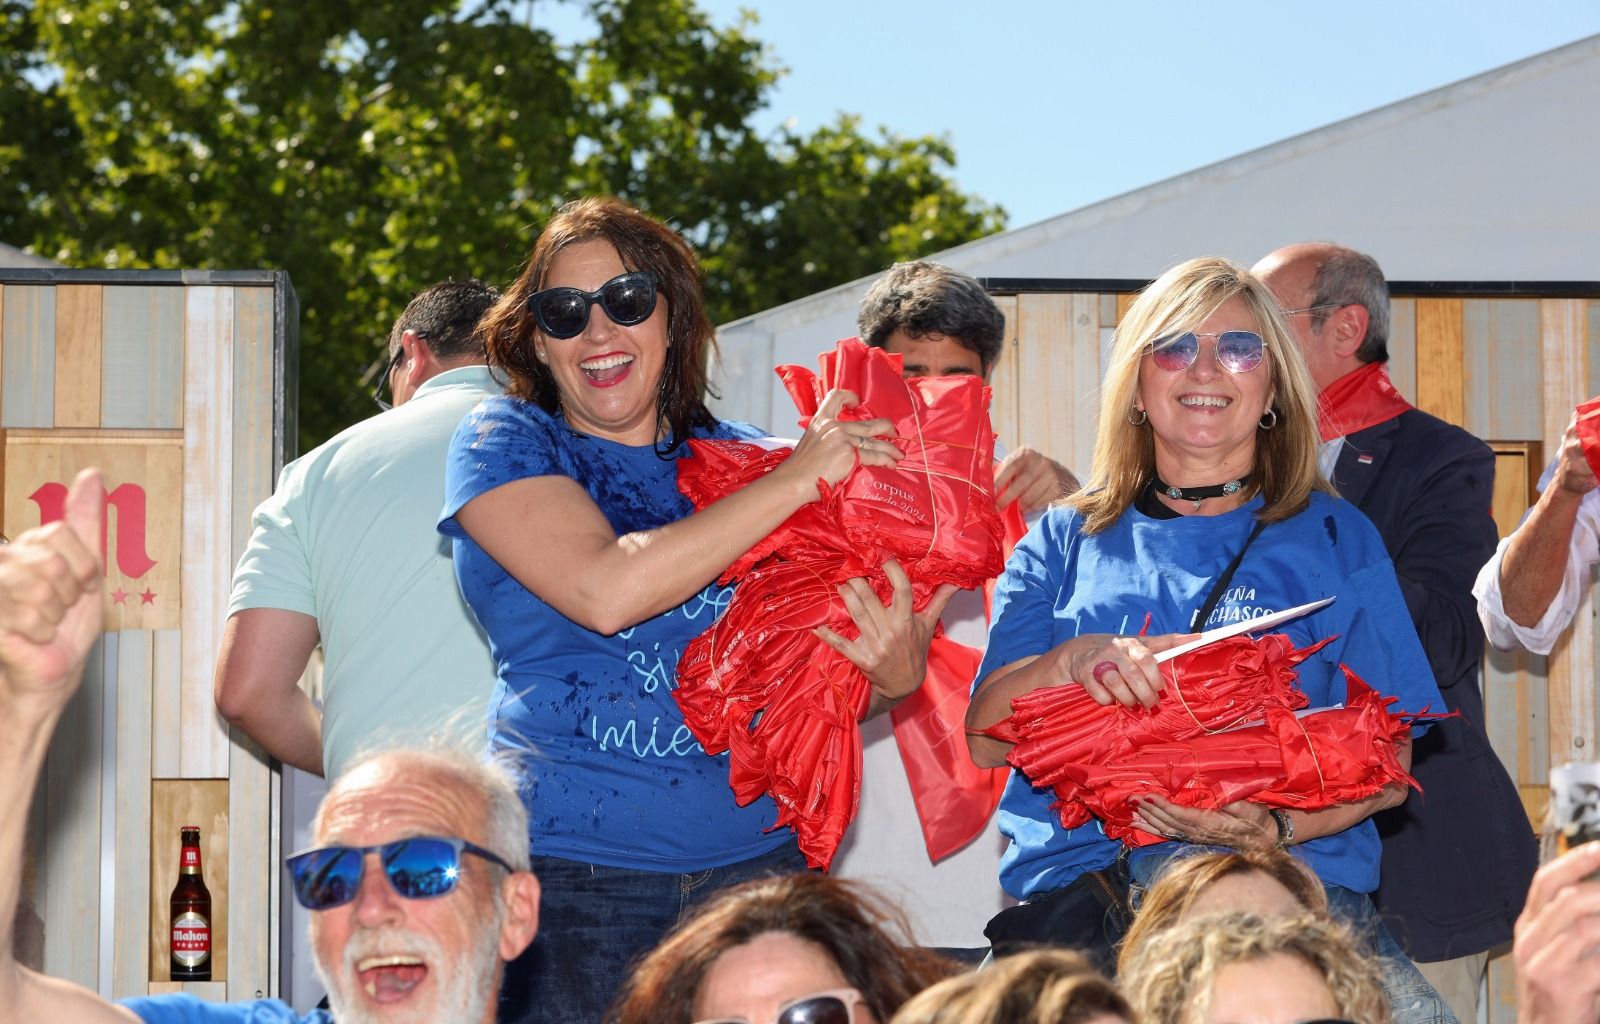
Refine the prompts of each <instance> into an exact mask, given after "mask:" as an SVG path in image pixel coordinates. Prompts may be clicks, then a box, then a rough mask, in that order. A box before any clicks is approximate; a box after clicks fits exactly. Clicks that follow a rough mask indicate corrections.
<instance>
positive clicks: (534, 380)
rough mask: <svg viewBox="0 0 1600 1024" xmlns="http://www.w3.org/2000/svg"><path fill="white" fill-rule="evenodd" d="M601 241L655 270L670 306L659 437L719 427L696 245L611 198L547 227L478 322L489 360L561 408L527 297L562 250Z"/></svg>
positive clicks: (552, 408) (594, 199)
mask: <svg viewBox="0 0 1600 1024" xmlns="http://www.w3.org/2000/svg"><path fill="white" fill-rule="evenodd" d="M597 240H598V241H604V242H609V243H610V244H611V246H612V247H613V248H615V249H616V250H617V255H618V257H620V258H621V260H622V265H623V267H625V268H626V269H628V270H630V271H632V270H650V271H654V272H655V274H656V277H657V279H658V285H657V287H658V288H659V289H660V293H659V295H660V300H661V301H665V302H666V304H667V352H666V362H665V364H664V365H663V366H662V369H661V380H660V382H659V383H658V384H657V386H656V434H657V437H658V439H664V438H665V437H666V436H668V435H670V436H671V437H672V438H673V439H674V440H677V441H682V440H683V439H684V438H685V437H687V436H688V434H689V430H690V428H692V427H709V426H711V425H713V424H714V423H715V422H716V420H715V418H714V417H713V416H712V415H711V411H710V410H709V409H707V408H706V392H707V380H706V360H707V357H708V355H709V354H710V353H711V352H712V351H714V350H715V348H716V339H715V337H714V334H713V331H712V328H711V321H710V320H708V319H707V318H706V311H705V300H704V299H703V298H702V296H701V293H700V267H699V264H698V263H697V262H696V261H695V256H694V250H692V249H690V248H689V243H688V242H685V241H684V240H683V238H682V237H680V236H679V235H678V233H677V232H675V231H673V230H672V229H671V228H669V227H667V226H666V225H665V224H662V223H661V222H660V221H658V220H656V219H655V218H653V217H649V216H647V215H645V214H643V213H640V212H639V211H638V210H636V209H634V208H633V207H631V206H629V205H628V204H627V203H624V202H623V201H622V200H620V199H615V198H612V197H611V196H591V197H589V198H587V199H579V200H576V201H575V202H571V203H568V204H567V205H565V206H563V207H562V208H561V209H560V210H558V211H556V214H555V216H553V217H551V218H550V221H549V223H547V224H546V225H545V226H544V230H543V231H541V232H540V233H539V238H538V240H537V241H535V242H534V243H533V252H532V254H531V255H529V257H528V265H527V267H525V268H524V269H523V271H522V274H521V276H519V277H518V278H517V280H516V283H515V284H513V285H512V286H511V287H510V288H509V289H508V290H507V291H506V294H505V296H504V298H502V299H501V300H500V301H499V302H498V303H496V304H495V306H494V308H493V309H491V310H489V312H488V314H487V315H485V316H484V318H483V321H482V323H481V324H479V326H478V333H479V335H480V336H481V337H482V339H483V345H484V350H485V351H486V352H487V353H488V356H489V365H490V366H493V367H496V368H498V369H500V370H503V371H504V372H505V374H506V376H507V377H508V378H509V380H508V383H507V385H506V390H507V391H508V392H509V393H510V394H512V395H514V396H516V397H517V398H520V399H523V400H524V401H527V402H532V403H533V404H534V405H537V406H538V407H539V408H541V409H543V410H544V411H546V412H550V413H554V412H557V411H559V410H560V408H561V394H560V392H559V391H558V390H557V388H556V379H555V377H554V375H552V374H551V373H550V371H549V369H548V368H546V367H545V365H544V364H543V363H541V362H539V360H538V358H536V357H535V355H534V346H533V335H534V333H535V332H536V331H538V329H539V328H538V324H537V323H536V322H535V321H534V317H533V311H532V310H531V309H529V308H528V300H529V299H530V298H532V297H533V294H534V293H535V292H537V291H539V290H541V289H543V288H544V287H545V283H546V280H547V278H548V276H549V273H550V264H551V263H553V262H554V261H555V258H556V255H557V254H558V253H560V252H561V250H563V249H565V248H566V247H567V246H569V245H576V244H578V243H581V242H591V241H597ZM591 314H592V315H602V316H603V315H604V314H603V313H600V314H594V313H593V311H591ZM553 343H554V344H557V345H560V344H564V342H562V341H560V340H554V341H553Z"/></svg>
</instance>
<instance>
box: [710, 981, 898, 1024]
mask: <svg viewBox="0 0 1600 1024" xmlns="http://www.w3.org/2000/svg"><path fill="white" fill-rule="evenodd" d="M865 1003H866V999H865V998H863V997H862V995H861V993H860V992H858V991H857V990H855V989H853V988H836V989H830V990H828V991H827V992H818V993H817V994H816V995H810V996H806V997H804V998H803V999H795V1000H793V1001H791V1002H787V1003H784V1004H783V1005H782V1006H780V1007H778V1015H777V1016H776V1017H774V1018H773V1019H772V1020H771V1022H770V1024H855V1020H856V1006H857V1005H858V1004H860V1005H864V1004H865ZM695 1024H768V1022H765V1021H752V1020H750V1019H749V1018H748V1017H710V1018H708V1019H706V1020H701V1021H696V1022H695Z"/></svg>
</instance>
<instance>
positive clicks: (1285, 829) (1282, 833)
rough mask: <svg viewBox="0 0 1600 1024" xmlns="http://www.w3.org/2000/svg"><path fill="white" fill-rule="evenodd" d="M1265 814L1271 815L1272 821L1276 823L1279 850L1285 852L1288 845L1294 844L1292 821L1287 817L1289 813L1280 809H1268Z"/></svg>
mask: <svg viewBox="0 0 1600 1024" xmlns="http://www.w3.org/2000/svg"><path fill="white" fill-rule="evenodd" d="M1267 813H1268V814H1270V815H1272V820H1273V821H1275V822H1277V823H1278V842H1277V844H1276V845H1277V847H1278V849H1280V850H1287V849H1288V848H1289V844H1291V843H1293V842H1294V819H1293V818H1291V817H1289V812H1288V811H1286V810H1284V809H1283V808H1282V807H1269V808H1267Z"/></svg>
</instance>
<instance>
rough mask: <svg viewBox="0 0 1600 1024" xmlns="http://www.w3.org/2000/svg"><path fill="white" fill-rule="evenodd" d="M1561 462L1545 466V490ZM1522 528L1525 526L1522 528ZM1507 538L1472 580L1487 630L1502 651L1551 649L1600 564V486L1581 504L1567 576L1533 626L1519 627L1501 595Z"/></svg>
mask: <svg viewBox="0 0 1600 1024" xmlns="http://www.w3.org/2000/svg"><path fill="white" fill-rule="evenodd" d="M1555 468H1556V464H1555V462H1553V461H1552V462H1551V463H1550V465H1548V466H1546V467H1545V470H1544V475H1543V476H1541V477H1540V478H1539V490H1540V491H1541V492H1542V491H1543V490H1544V489H1545V488H1546V487H1548V486H1550V480H1551V478H1552V477H1553V476H1554V475H1555ZM1518 529H1519V530H1520V529H1522V527H1520V526H1519V527H1518ZM1510 543H1511V538H1510V537H1507V538H1505V539H1504V540H1502V541H1501V542H1500V546H1499V547H1498V548H1497V549H1495V553H1494V557H1493V558H1491V559H1489V564H1487V565H1485V566H1484V567H1483V568H1482V569H1481V570H1479V571H1478V580H1477V582H1476V583H1474V584H1473V585H1472V596H1473V597H1476V598H1477V599H1478V618H1480V619H1482V620H1483V630H1484V632H1485V633H1486V634H1487V635H1488V637H1489V642H1490V643H1492V644H1494V645H1495V646H1496V647H1498V648H1500V649H1501V650H1502V651H1509V650H1512V649H1514V648H1517V647H1522V648H1524V649H1526V650H1528V651H1531V652H1533V653H1534V654H1549V653H1550V649H1551V648H1552V647H1554V646H1555V643H1556V640H1557V639H1558V638H1559V637H1560V636H1561V634H1562V633H1563V632H1565V630H1566V628H1567V627H1568V626H1569V625H1571V623H1572V616H1573V614H1574V613H1575V612H1577V610H1578V599H1579V598H1580V597H1581V596H1582V594H1583V591H1582V587H1583V585H1584V584H1586V583H1587V582H1588V580H1589V570H1590V569H1592V568H1593V567H1594V565H1595V564H1596V563H1600V490H1593V491H1590V492H1589V493H1588V494H1585V495H1584V496H1583V500H1582V501H1581V502H1580V503H1579V504H1578V519H1577V522H1575V523H1573V525H1572V543H1571V545H1569V546H1568V548H1567V567H1566V571H1565V572H1564V573H1563V574H1562V576H1561V589H1560V590H1559V591H1557V592H1556V596H1555V598H1554V600H1552V601H1551V602H1550V607H1549V608H1547V609H1545V613H1544V617H1543V618H1541V619H1540V620H1539V621H1538V622H1537V623H1536V624H1534V625H1533V626H1519V625H1518V624H1517V623H1515V622H1513V621H1511V618H1510V616H1508V615H1507V614H1506V609H1505V605H1504V604H1503V603H1502V601H1501V598H1500V561H1501V559H1503V558H1505V554H1506V545H1508V544H1510Z"/></svg>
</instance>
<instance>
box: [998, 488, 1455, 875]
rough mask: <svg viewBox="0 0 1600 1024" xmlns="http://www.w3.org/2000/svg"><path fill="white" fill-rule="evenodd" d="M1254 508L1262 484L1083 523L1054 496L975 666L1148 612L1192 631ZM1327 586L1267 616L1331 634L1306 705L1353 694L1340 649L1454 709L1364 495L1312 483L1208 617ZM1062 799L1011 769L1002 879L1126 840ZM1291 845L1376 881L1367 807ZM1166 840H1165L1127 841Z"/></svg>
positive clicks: (1158, 621)
mask: <svg viewBox="0 0 1600 1024" xmlns="http://www.w3.org/2000/svg"><path fill="white" fill-rule="evenodd" d="M1260 508H1261V499H1259V498H1257V499H1255V500H1254V501H1251V502H1249V503H1248V504H1246V505H1245V506H1244V507H1243V508H1240V509H1236V510H1234V511H1232V512H1228V513H1225V514H1223V515H1220V516H1180V517H1179V518H1176V519H1153V518H1151V517H1149V516H1147V515H1145V514H1144V513H1142V512H1140V511H1139V510H1138V509H1137V508H1130V509H1128V510H1127V511H1126V512H1124V513H1123V514H1122V517H1121V518H1120V519H1118V520H1117V521H1116V522H1115V523H1113V524H1112V525H1111V526H1109V527H1107V528H1106V529H1105V530H1103V531H1101V532H1100V533H1098V534H1095V535H1094V536H1087V537H1086V536H1084V535H1083V534H1082V533H1080V532H1079V526H1080V525H1081V523H1082V518H1081V517H1080V516H1079V515H1078V513H1077V512H1076V511H1074V510H1072V509H1070V508H1066V507H1061V506H1056V507H1052V508H1050V509H1049V510H1048V511H1047V512H1046V513H1045V515H1044V518H1043V519H1041V520H1040V521H1039V522H1038V523H1036V524H1034V526H1033V528H1032V529H1030V530H1029V531H1028V535H1027V536H1026V537H1024V538H1023V539H1022V541H1021V543H1019V544H1018V545H1017V547H1016V550H1015V551H1014V552H1013V553H1012V555H1011V559H1010V561H1008V562H1007V563H1006V571H1005V574H1004V575H1002V576H1001V577H1000V580H999V582H998V583H997V584H996V585H995V594H994V624H993V626H991V627H990V630H989V647H988V650H987V651H986V652H985V654H984V659H983V664H982V665H981V666H979V668H978V679H979V680H981V679H983V678H985V677H986V676H987V675H988V674H989V673H990V672H993V671H994V670H995V669H997V668H1000V667H1001V666H1004V665H1009V664H1010V663H1012V662H1014V661H1017V660H1019V659H1021V658H1026V657H1028V656H1030V655H1038V654H1044V653H1045V652H1046V651H1048V650H1050V649H1051V648H1053V647H1055V646H1057V645H1058V644H1061V643H1065V642H1066V641H1068V640H1071V639H1072V638H1073V637H1075V636H1078V635H1080V634H1083V633H1121V634H1133V633H1138V632H1139V630H1140V628H1141V627H1142V626H1143V625H1144V617H1145V614H1146V613H1147V612H1148V613H1150V615H1151V616H1152V618H1151V622H1150V635H1152V636H1154V635H1158V634H1161V633H1187V632H1189V619H1190V616H1192V615H1193V614H1194V612H1195V610H1196V609H1197V608H1199V607H1200V605H1201V604H1203V603H1204V601H1205V598H1206V595H1207V594H1208V593H1209V592H1210V590H1211V587H1212V584H1213V581H1214V580H1216V579H1217V577H1219V576H1221V575H1222V573H1223V571H1224V570H1225V569H1226V568H1227V565H1228V563H1229V562H1231V561H1232V560H1233V557H1234V555H1236V554H1237V553H1238V551H1239V549H1240V547H1242V546H1243V545H1244V542H1245V539H1246V538H1247V537H1248V536H1249V534H1250V529H1251V527H1252V526H1253V525H1254V515H1255V513H1256V512H1257V511H1259V510H1260ZM1329 596H1332V597H1336V598H1337V600H1335V601H1334V602H1333V604H1331V605H1328V606H1327V607H1325V608H1321V609H1319V610H1317V611H1316V612H1313V613H1312V614H1310V615H1304V616H1301V617H1300V618H1298V619H1295V620H1293V621H1292V622H1288V623H1285V624H1284V625H1282V626H1278V627H1274V629H1273V632H1283V633H1286V634H1288V636H1289V638H1290V639H1291V640H1292V641H1293V642H1294V645H1295V646H1296V647H1305V646H1307V645H1309V644H1312V643H1315V642H1316V641H1318V640H1321V639H1323V638H1325V637H1329V636H1333V635H1335V634H1337V635H1338V639H1337V640H1335V641H1334V642H1333V643H1330V644H1329V645H1328V646H1326V647H1324V648H1323V649H1322V650H1320V651H1318V652H1317V653H1316V654H1314V655H1312V656H1311V657H1310V658H1308V659H1307V660H1306V661H1304V662H1302V663H1301V664H1300V665H1299V666H1298V668H1297V671H1298V673H1299V680H1298V682H1299V686H1300V688H1301V689H1302V690H1303V691H1304V692H1305V694H1306V696H1307V697H1309V698H1310V699H1311V707H1328V706H1331V705H1334V704H1340V703H1343V702H1344V699H1345V681H1344V673H1342V672H1340V671H1339V664H1340V662H1343V663H1345V664H1347V665H1349V666H1350V668H1351V670H1352V671H1354V672H1355V673H1356V675H1358V676H1360V677H1361V678H1362V680H1364V681H1365V682H1366V683H1367V684H1368V685H1369V686H1371V687H1372V688H1373V689H1375V690H1377V691H1378V692H1380V693H1384V694H1389V695H1392V696H1397V697H1399V698H1400V702H1399V703H1398V704H1397V705H1395V707H1394V708H1393V709H1392V710H1397V711H1422V710H1424V709H1425V708H1426V709H1431V710H1433V711H1436V712H1437V711H1443V710H1445V704H1444V699H1443V698H1442V697H1440V696H1439V688H1438V686H1436V685H1435V683H1434V679H1433V670H1432V669H1431V668H1430V667H1429V665H1428V659H1427V656H1426V655H1425V654H1424V653H1423V651H1422V644H1421V643H1420V642H1419V641H1418V640H1417V632H1416V629H1415V628H1414V627H1413V626H1412V624H1411V613H1410V612H1409V611H1407V610H1406V603H1405V598H1404V597H1402V596H1401V594H1400V585H1399V583H1398V582H1397V581H1396V579H1395V575H1394V566H1393V565H1392V564H1391V563H1390V561H1389V555H1388V553H1387V552H1386V551H1385V550H1384V546H1383V539H1382V538H1381V537H1379V536H1378V531H1377V530H1376V529H1375V528H1374V527H1373V525H1372V523H1371V521H1370V520H1368V519H1367V517H1366V516H1365V515H1363V514H1362V512H1361V510H1360V509H1358V508H1356V507H1355V506H1354V505H1351V504H1350V503H1348V502H1345V501H1341V500H1339V499H1337V498H1332V497H1329V496H1328V495H1326V494H1322V493H1314V494H1312V496H1311V504H1310V506H1309V507H1308V508H1306V510H1305V511H1303V512H1301V513H1300V514H1299V515H1297V516H1293V517H1291V518H1290V519H1288V520H1285V521H1284V522H1281V523H1274V524H1272V525H1270V526H1267V527H1266V528H1265V529H1263V530H1262V531H1261V534H1260V536H1258V537H1257V538H1256V540H1255V543H1253V544H1252V545H1251V546H1250V549H1249V550H1248V551H1247V552H1246V553H1245V556H1244V559H1243V561H1241V562H1240V563H1239V568H1238V571H1237V572H1235V573H1234V576H1233V579H1232V581H1231V582H1230V584H1229V586H1228V589H1227V591H1226V592H1225V593H1224V594H1223V595H1222V600H1221V601H1220V602H1219V603H1218V604H1217V606H1216V609H1215V610H1214V611H1213V612H1212V613H1211V617H1210V618H1209V619H1208V620H1207V621H1206V622H1205V624H1204V625H1203V627H1202V628H1203V629H1214V628H1216V627H1218V626H1225V625H1228V624H1229V623H1234V622H1239V621H1241V620H1243V619H1247V618H1252V617H1255V616H1257V615H1267V614H1270V613H1272V612H1277V611H1282V610H1284V609H1285V608H1293V607H1295V606H1296V605H1301V604H1306V603H1307V602H1310V601H1316V600H1320V599H1322V598H1324V597H1329ZM1054 799H1055V794H1054V793H1053V792H1052V791H1051V790H1049V789H1035V788H1034V787H1033V786H1031V785H1030V784H1029V783H1028V780H1027V779H1026V778H1024V777H1023V776H1022V774H1021V773H1020V772H1017V771H1016V770H1013V771H1012V773H1011V777H1010V779H1009V780H1008V781H1007V783H1006V788H1005V793H1004V795H1003V796H1002V797H1001V800H1000V811H999V815H998V821H999V825H1000V831H1001V832H1003V833H1004V834H1005V835H1006V836H1007V838H1009V839H1010V840H1011V845H1010V847H1009V848H1008V849H1007V850H1006V852H1005V855H1004V857H1003V858H1002V859H1001V861H1000V883H1001V885H1002V886H1003V887H1004V888H1005V890H1006V891H1007V892H1008V893H1010V894H1011V895H1013V896H1015V897H1017V898H1018V899H1026V898H1027V897H1029V896H1032V895H1035V894H1038V893H1043V892H1048V891H1050V890H1052V889H1057V888H1060V887H1061V886H1063V885H1066V884H1068V883H1070V882H1071V881H1073V880H1074V879H1076V878H1077V877H1078V876H1079V875H1081V874H1083V873H1084V872H1085V871H1098V870H1100V869H1102V868H1106V867H1109V866H1110V865H1111V864H1112V862H1113V861H1115V860H1116V858H1117V853H1118V851H1119V850H1121V848H1122V844H1121V843H1120V842H1117V841H1116V840H1113V839H1108V838H1106V835H1105V832H1104V830H1103V829H1102V828H1101V826H1100V822H1099V821H1098V820H1094V819H1091V820H1090V821H1089V822H1088V823H1087V824H1085V825H1082V826H1080V827H1078V828H1075V829H1071V830H1066V829H1063V828H1062V827H1061V825H1060V819H1059V818H1057V816H1056V813H1055V812H1054V811H1052V810H1051V809H1050V804H1051V803H1052V802H1054ZM1410 799H1421V797H1420V796H1419V795H1417V794H1415V793H1413V794H1412V795H1411V797H1410ZM1290 849H1291V852H1292V853H1294V854H1295V855H1296V856H1297V857H1300V858H1301V859H1302V860H1304V861H1305V862H1306V864H1307V866H1309V867H1310V868H1311V869H1312V870H1313V871H1314V872H1316V874H1317V877H1318V878H1320V879H1322V880H1323V881H1324V882H1326V883H1329V884H1332V885H1340V886H1344V887H1345V888H1347V889H1353V890H1355V891H1356V892H1371V891H1372V890H1373V889H1376V888H1377V887H1378V859H1379V853H1380V849H1379V844H1378V830H1377V829H1376V828H1375V827H1374V826H1373V824H1372V821H1371V819H1368V820H1366V821H1362V822H1360V823H1359V824H1357V825H1355V826H1353V827H1351V828H1347V829H1345V830H1344V831H1343V832H1338V833H1335V834H1334V835H1331V836H1323V837H1322V838H1320V839H1312V840H1310V841H1308V842H1305V843H1300V844H1297V845H1295V846H1293V847H1291V848H1290ZM1166 850H1167V844H1165V843H1162V844H1157V845H1155V846H1148V847H1143V848H1141V849H1140V850H1136V851H1134V853H1133V856H1134V857H1135V858H1138V857H1140V856H1142V855H1146V856H1147V855H1150V853H1152V852H1165V851H1166Z"/></svg>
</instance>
